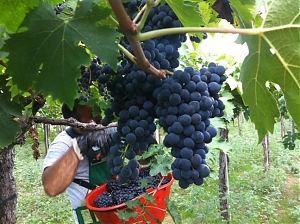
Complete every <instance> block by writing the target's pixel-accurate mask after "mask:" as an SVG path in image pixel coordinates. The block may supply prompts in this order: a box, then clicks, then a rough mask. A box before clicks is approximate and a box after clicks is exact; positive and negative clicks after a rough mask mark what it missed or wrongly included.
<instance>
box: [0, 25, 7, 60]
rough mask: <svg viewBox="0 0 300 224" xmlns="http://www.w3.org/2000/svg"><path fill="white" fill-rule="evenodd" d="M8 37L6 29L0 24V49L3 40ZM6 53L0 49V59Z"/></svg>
mask: <svg viewBox="0 0 300 224" xmlns="http://www.w3.org/2000/svg"><path fill="white" fill-rule="evenodd" d="M7 39H8V35H7V33H6V29H5V28H4V27H2V26H0V49H1V48H2V46H3V45H4V41H5V40H7ZM7 55H8V53H7V52H2V51H0V59H2V58H4V57H6V56H7Z"/></svg>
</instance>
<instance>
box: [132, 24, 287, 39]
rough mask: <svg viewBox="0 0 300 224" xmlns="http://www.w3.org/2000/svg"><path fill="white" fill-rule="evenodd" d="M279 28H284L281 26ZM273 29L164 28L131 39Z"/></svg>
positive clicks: (249, 32) (262, 31) (239, 32)
mask: <svg viewBox="0 0 300 224" xmlns="http://www.w3.org/2000/svg"><path fill="white" fill-rule="evenodd" d="M280 28H284V27H283V26H281V27H280ZM273 30H274V28H272V29H268V28H252V29H238V28H214V27H177V28H166V29H160V30H154V31H148V32H146V33H140V32H139V33H136V34H133V35H132V37H133V38H135V39H136V40H139V41H144V40H148V39H151V38H156V37H159V36H165V35H171V34H179V33H232V34H241V35H261V33H264V32H268V31H273Z"/></svg>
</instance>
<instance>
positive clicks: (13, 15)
mask: <svg viewBox="0 0 300 224" xmlns="http://www.w3.org/2000/svg"><path fill="white" fill-rule="evenodd" d="M38 4H39V0H24V1H23V0H22V1H18V0H6V1H0V9H1V16H0V25H2V26H5V27H6V28H7V30H8V31H16V30H17V29H18V27H19V25H20V24H21V22H22V21H23V19H24V17H25V14H26V13H27V12H28V10H29V9H30V8H33V7H35V6H37V5H38Z"/></svg>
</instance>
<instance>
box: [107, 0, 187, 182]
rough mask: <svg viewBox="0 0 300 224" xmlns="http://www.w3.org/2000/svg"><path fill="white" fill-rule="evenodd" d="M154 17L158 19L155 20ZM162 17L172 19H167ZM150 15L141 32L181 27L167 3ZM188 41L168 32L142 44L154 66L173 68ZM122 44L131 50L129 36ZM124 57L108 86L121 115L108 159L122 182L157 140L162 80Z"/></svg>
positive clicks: (115, 109) (132, 175) (133, 175)
mask: <svg viewBox="0 0 300 224" xmlns="http://www.w3.org/2000/svg"><path fill="white" fill-rule="evenodd" d="M132 2H133V1H132ZM132 2H130V3H128V4H126V5H127V6H128V7H129V6H130V8H128V10H131V12H132V13H134V12H136V11H134V9H137V8H138V7H133V3H132ZM137 4H140V2H138V3H137ZM136 6H141V5H136ZM153 17H155V18H156V19H155V21H154V20H153ZM163 17H167V18H168V19H169V20H170V21H169V22H166V21H164V19H163ZM148 18H149V19H148V20H147V21H146V24H145V27H144V28H143V30H142V32H146V31H147V29H162V28H167V27H168V28H170V27H180V26H182V24H181V23H180V21H179V20H178V18H177V16H176V15H175V13H174V12H173V10H172V9H171V8H170V6H168V5H166V4H165V5H159V6H157V7H155V8H152V9H151V11H150V15H149V17H148ZM185 40H186V35H185V34H178V35H168V36H162V37H158V38H154V39H150V40H146V41H144V42H142V43H141V46H142V49H143V51H144V54H145V56H146V58H147V59H148V60H149V62H150V63H151V64H152V65H153V66H154V67H156V68H157V69H167V70H169V71H173V70H174V69H175V68H177V67H178V66H179V60H178V59H179V52H178V48H179V47H180V46H181V43H182V42H184V41H185ZM121 44H122V45H123V46H124V47H125V48H126V49H127V50H128V51H130V52H132V49H131V46H130V45H128V43H127V41H126V39H124V40H122V41H121ZM121 58H122V62H121V63H120V65H119V68H120V69H118V72H117V75H116V76H115V79H114V80H112V83H113V84H112V85H110V86H109V87H108V89H109V91H110V94H111V96H112V97H113V101H112V106H111V109H112V111H113V112H114V114H115V115H116V116H117V117H118V118H119V120H118V131H117V132H116V133H115V134H114V136H113V140H114V142H115V143H116V145H115V146H114V147H112V148H111V150H110V153H111V155H112V156H113V158H112V159H111V160H109V161H108V165H109V166H110V168H111V174H112V175H118V181H119V182H120V183H126V182H127V181H130V180H132V179H134V178H136V176H137V174H138V169H137V167H138V164H139V163H138V162H137V161H136V160H135V156H136V155H141V154H143V153H144V152H145V151H146V150H147V149H148V148H149V146H150V145H151V144H153V143H154V142H155V139H154V136H153V134H154V132H155V130H156V125H155V123H154V120H155V119H156V118H157V114H156V112H155V107H156V105H157V99H156V98H155V97H153V94H152V92H153V91H154V89H156V88H159V87H161V85H162V82H163V81H162V80H161V79H156V78H155V77H154V76H153V75H152V74H149V73H147V72H145V71H143V70H141V69H139V68H138V67H137V66H136V65H135V64H134V63H133V62H131V61H130V60H128V59H127V58H126V56H123V57H121ZM104 119H105V117H104Z"/></svg>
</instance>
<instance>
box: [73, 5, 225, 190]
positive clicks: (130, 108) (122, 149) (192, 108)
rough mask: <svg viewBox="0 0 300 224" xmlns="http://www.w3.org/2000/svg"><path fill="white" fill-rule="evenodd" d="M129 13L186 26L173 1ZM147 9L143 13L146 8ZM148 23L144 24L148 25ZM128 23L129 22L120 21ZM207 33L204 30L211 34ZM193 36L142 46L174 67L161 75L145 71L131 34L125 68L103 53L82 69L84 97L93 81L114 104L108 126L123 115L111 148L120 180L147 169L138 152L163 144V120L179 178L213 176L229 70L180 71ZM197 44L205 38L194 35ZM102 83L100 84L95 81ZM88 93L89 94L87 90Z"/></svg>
mask: <svg viewBox="0 0 300 224" xmlns="http://www.w3.org/2000/svg"><path fill="white" fill-rule="evenodd" d="M123 5H124V7H125V9H126V13H127V14H128V15H129V16H130V17H131V19H132V20H133V21H136V22H137V23H138V25H137V26H138V27H140V28H142V29H141V33H148V32H149V31H153V30H154V31H155V30H158V31H159V30H160V29H166V28H172V29H173V28H179V27H183V25H182V24H181V22H180V21H179V19H178V18H177V16H176V14H175V13H174V11H173V10H172V9H171V7H170V6H169V5H168V4H158V5H156V6H155V7H151V8H150V10H148V11H147V7H146V11H145V12H144V13H145V14H147V17H146V18H145V17H144V15H141V12H142V11H143V10H145V6H146V2H145V1H131V2H128V3H124V4H123ZM139 9H141V11H139ZM141 24H142V26H141ZM120 25H121V24H120ZM205 38H206V34H203V39H205ZM186 40H187V34H186V33H180V34H172V35H162V36H159V37H156V38H152V39H148V40H145V41H143V42H141V43H140V47H141V49H140V50H141V51H142V54H143V55H144V57H145V58H146V59H147V61H148V62H149V63H150V65H151V66H153V67H154V68H155V69H157V70H159V71H161V70H163V71H166V76H165V78H163V79H160V78H158V77H156V76H154V75H153V74H151V73H149V72H148V71H146V70H144V69H141V68H140V67H139V66H138V65H137V62H136V60H134V57H131V56H130V55H134V54H135V53H136V52H135V50H134V47H133V46H132V43H131V44H130V41H128V38H127V37H126V36H125V37H124V38H123V39H121V40H120V43H119V45H120V46H121V47H120V49H121V50H120V54H121V56H120V57H119V64H118V68H117V71H114V70H113V69H112V67H111V66H110V65H109V64H103V63H101V59H99V58H96V59H93V60H92V61H91V64H90V65H89V66H84V65H82V66H81V67H80V70H81V74H82V77H81V78H80V79H78V82H79V86H80V90H79V93H80V94H82V95H81V96H80V97H81V98H82V99H83V100H85V101H88V98H89V97H91V94H90V92H91V91H90V89H89V88H90V86H93V85H96V86H97V88H98V91H99V93H100V95H102V96H104V97H105V100H107V101H109V103H110V104H109V105H110V107H107V108H105V109H104V115H105V116H104V118H103V120H102V125H108V124H110V123H111V122H112V121H114V120H118V128H117V132H116V133H114V135H113V140H114V142H115V145H114V146H113V147H111V149H110V154H111V155H112V158H110V159H109V160H108V165H109V167H110V168H111V174H112V175H114V176H118V182H120V183H121V184H122V183H127V182H130V181H132V180H135V179H136V178H137V176H138V174H139V169H138V167H139V162H138V161H137V160H136V156H137V155H142V154H143V153H145V152H146V151H147V150H148V148H149V147H150V146H151V145H152V144H155V138H154V136H153V134H154V132H155V131H156V128H157V127H156V124H155V122H154V121H155V120H156V119H158V121H159V125H160V126H161V127H162V128H163V129H164V131H165V132H166V133H167V135H166V137H165V138H164V141H163V143H164V145H165V146H166V147H168V148H171V154H172V156H173V157H174V162H173V164H172V166H171V168H172V170H173V176H174V178H175V179H176V180H178V181H179V186H180V187H182V188H187V187H188V186H189V185H190V184H196V185H201V184H202V183H203V181H204V178H205V177H207V176H208V175H209V173H210V169H209V167H208V165H207V162H206V160H205V159H206V153H208V151H209V149H208V146H207V145H206V144H208V143H210V142H211V141H212V138H213V137H215V136H216V135H217V131H216V129H215V128H214V127H213V126H211V125H210V120H209V119H210V118H212V117H221V116H223V114H224V112H223V110H224V107H225V106H224V104H223V102H222V101H221V100H220V99H219V94H218V92H219V91H220V89H221V87H222V84H223V82H224V81H225V80H226V76H225V75H224V74H225V68H224V67H223V66H221V65H216V64H215V63H213V62H211V63H210V64H209V66H208V68H204V67H203V68H199V69H194V68H192V67H186V68H184V69H183V70H181V69H179V65H180V62H179V60H180V53H179V48H180V47H181V45H182V43H184V42H185V41H186ZM190 40H191V41H195V42H197V43H198V42H199V41H201V40H200V38H199V37H195V36H191V37H190ZM96 82H97V83H98V84H94V83H96ZM83 94H85V95H83Z"/></svg>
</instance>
